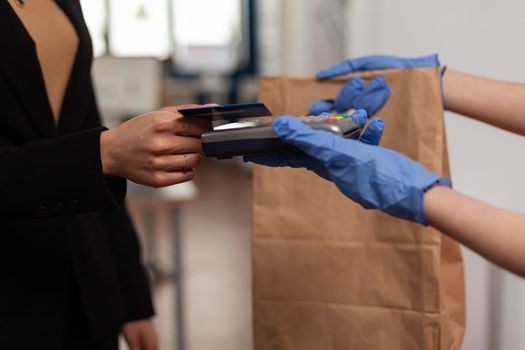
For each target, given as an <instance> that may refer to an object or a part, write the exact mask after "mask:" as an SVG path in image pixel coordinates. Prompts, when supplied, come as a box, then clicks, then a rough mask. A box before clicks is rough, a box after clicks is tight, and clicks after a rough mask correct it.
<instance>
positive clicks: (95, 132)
mask: <svg viewBox="0 0 525 350" xmlns="http://www.w3.org/2000/svg"><path fill="white" fill-rule="evenodd" d="M103 130H104V128H101V127H97V128H93V129H89V130H84V131H81V132H78V133H75V134H70V135H67V136H63V137H58V138H52V139H37V140H33V141H30V142H28V143H27V144H25V145H23V146H21V147H14V146H12V145H10V144H9V142H7V140H2V139H1V138H0V217H10V218H13V217H22V218H45V217H53V216H63V215H71V214H77V213H83V212H91V211H101V210H106V209H111V208H117V207H119V205H120V204H121V203H122V202H123V200H124V197H125V194H126V182H125V180H124V179H120V178H106V177H104V175H103V173H102V163H101V159H100V134H101V132H102V131H103Z"/></svg>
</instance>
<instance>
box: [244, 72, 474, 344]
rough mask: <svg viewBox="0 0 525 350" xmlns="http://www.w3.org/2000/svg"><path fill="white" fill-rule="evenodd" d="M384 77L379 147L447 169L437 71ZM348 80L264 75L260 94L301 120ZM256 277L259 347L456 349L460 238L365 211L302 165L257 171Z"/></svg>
mask: <svg viewBox="0 0 525 350" xmlns="http://www.w3.org/2000/svg"><path fill="white" fill-rule="evenodd" d="M379 73H380V74H382V75H384V76H385V78H386V80H387V82H388V84H389V85H390V86H391V88H392V96H391V97H390V99H389V101H388V103H387V104H386V106H385V107H384V108H383V109H382V110H381V111H380V112H379V115H380V116H381V117H382V118H383V119H384V120H385V123H386V129H385V134H384V137H383V140H382V146H385V147H389V148H392V149H394V150H396V151H398V152H401V153H404V154H406V155H408V156H409V157H411V158H412V159H415V160H418V161H421V162H422V163H423V164H424V165H425V166H427V167H428V168H429V169H431V170H432V171H434V172H436V173H441V174H445V175H449V169H448V155H447V149H446V140H445V130H444V123H443V109H442V107H441V95H440V86H439V72H438V71H437V70H436V69H416V70H404V71H399V70H398V71H383V72H379ZM379 73H378V72H372V73H366V74H361V76H363V77H365V78H371V77H374V76H377V75H378V74H379ZM347 79H348V77H345V78H341V79H332V80H327V81H322V82H319V81H316V80H315V79H313V78H265V79H262V81H261V83H260V100H261V101H263V102H264V103H266V104H267V106H268V107H269V108H270V109H271V110H272V112H273V113H274V115H281V114H293V115H302V114H304V113H306V111H307V109H308V105H309V104H310V103H311V102H313V101H315V100H319V99H324V98H333V97H334V96H336V94H337V93H338V91H339V89H340V88H341V86H342V84H343V83H344V82H345V81H346V80H347ZM253 278H254V280H253V295H254V330H255V349H256V350H332V349H334V350H335V349H337V350H343V349H389V350H393V349H402V350H411V349H418V350H421V349H447V350H448V349H460V345H461V341H462V337H463V333H464V328H465V316H464V313H465V304H464V281H463V265H462V259H461V254H460V250H459V246H458V244H457V243H456V242H454V241H452V240H450V239H449V238H447V237H445V236H443V235H441V234H440V233H439V232H438V231H436V230H434V229H432V228H428V227H427V228H425V227H422V226H420V225H417V224H413V223H409V222H405V221H401V220H398V219H395V218H392V217H389V216H387V215H385V214H382V213H380V212H377V211H372V210H364V209H363V208H361V207H360V206H359V205H357V204H355V203H353V202H352V201H351V200H349V199H348V198H346V197H345V196H344V195H342V194H341V193H340V192H339V191H338V190H337V188H336V187H335V186H334V185H333V184H331V183H329V182H327V181H325V180H323V179H321V178H319V177H318V176H316V175H314V174H313V173H310V172H308V171H307V170H301V169H285V168H281V169H274V168H266V167H257V168H256V170H255V178H254V210H253Z"/></svg>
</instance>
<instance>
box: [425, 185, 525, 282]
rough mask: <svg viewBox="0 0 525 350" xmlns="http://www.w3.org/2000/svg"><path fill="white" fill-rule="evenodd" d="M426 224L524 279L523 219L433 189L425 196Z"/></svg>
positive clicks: (445, 190) (447, 189)
mask: <svg viewBox="0 0 525 350" xmlns="http://www.w3.org/2000/svg"><path fill="white" fill-rule="evenodd" d="M425 212H426V215H427V220H428V223H429V225H431V226H433V227H435V228H437V229H439V230H440V231H442V232H443V233H445V234H447V235H449V236H450V237H452V238H454V239H455V240H457V241H459V242H460V243H462V244H464V245H466V246H467V247H469V248H471V249H472V250H474V251H476V252H477V253H479V254H481V255H483V256H484V257H486V258H487V259H489V260H491V261H493V262H494V263H496V264H498V265H500V266H501V267H503V268H505V269H507V270H510V271H512V272H514V273H516V274H518V275H520V276H522V277H525V216H523V215H520V214H516V213H512V212H508V211H505V210H501V209H498V208H495V207H492V206H490V205H488V204H485V203H483V202H480V201H478V200H475V199H473V198H470V197H468V196H466V195H463V194H460V193H458V192H455V191H454V190H452V189H450V188H446V187H441V186H436V187H434V188H432V189H430V190H429V191H428V192H427V193H426V194H425Z"/></svg>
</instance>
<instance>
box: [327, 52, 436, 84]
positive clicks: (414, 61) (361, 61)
mask: <svg viewBox="0 0 525 350" xmlns="http://www.w3.org/2000/svg"><path fill="white" fill-rule="evenodd" d="M439 66H440V64H439V57H438V55H430V56H425V57H418V58H401V57H395V56H365V57H358V58H353V59H348V60H345V61H343V62H340V63H338V64H336V65H334V66H332V67H330V68H327V69H323V70H321V71H319V72H318V73H317V79H327V78H334V77H338V76H341V75H345V74H350V73H354V72H364V71H370V70H380V69H408V68H431V67H439Z"/></svg>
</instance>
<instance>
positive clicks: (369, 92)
mask: <svg viewBox="0 0 525 350" xmlns="http://www.w3.org/2000/svg"><path fill="white" fill-rule="evenodd" d="M389 97H390V88H389V87H388V85H387V84H386V81H385V78H384V77H376V78H374V79H372V81H371V82H370V83H369V84H368V85H366V83H365V80H364V79H363V78H355V79H352V80H349V81H348V82H346V84H345V85H344V86H343V87H342V88H341V90H340V91H339V94H338V95H337V97H336V98H335V100H333V101H331V100H324V101H319V102H315V103H313V104H312V105H311V106H310V110H309V113H310V114H312V115H319V114H321V113H326V112H328V113H330V112H332V111H336V112H338V113H344V112H346V111H348V110H349V109H352V108H353V109H364V110H365V111H366V112H367V113H368V115H369V116H372V115H374V114H376V113H377V111H378V110H379V109H381V107H383V105H384V104H385V103H386V101H387V100H388V98H389Z"/></svg>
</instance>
